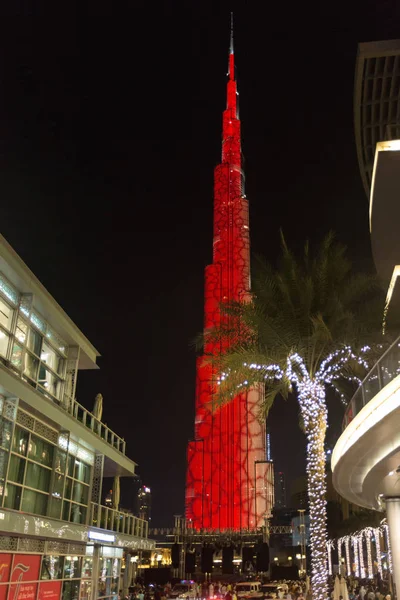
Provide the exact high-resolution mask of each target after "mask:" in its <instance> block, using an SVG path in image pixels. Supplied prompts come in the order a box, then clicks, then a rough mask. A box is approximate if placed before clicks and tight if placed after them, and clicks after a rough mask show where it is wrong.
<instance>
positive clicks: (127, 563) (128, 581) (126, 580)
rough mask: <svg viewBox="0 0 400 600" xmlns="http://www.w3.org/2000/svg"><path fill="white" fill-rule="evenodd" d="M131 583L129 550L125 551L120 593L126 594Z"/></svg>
mask: <svg viewBox="0 0 400 600" xmlns="http://www.w3.org/2000/svg"><path fill="white" fill-rule="evenodd" d="M130 585H131V555H130V553H129V552H126V553H125V571H124V579H123V587H122V593H123V595H124V597H125V596H127V595H128V592H129V586H130Z"/></svg>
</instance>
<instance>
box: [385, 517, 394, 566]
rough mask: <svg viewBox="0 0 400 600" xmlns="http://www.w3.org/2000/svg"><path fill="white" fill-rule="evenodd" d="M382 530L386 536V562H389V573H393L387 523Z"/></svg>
mask: <svg viewBox="0 0 400 600" xmlns="http://www.w3.org/2000/svg"><path fill="white" fill-rule="evenodd" d="M383 529H384V531H385V536H386V544H387V549H388V559H389V560H388V562H389V571H390V572H391V573H393V563H392V548H391V546H390V536H389V525H388V524H387V523H385V524H384V526H383Z"/></svg>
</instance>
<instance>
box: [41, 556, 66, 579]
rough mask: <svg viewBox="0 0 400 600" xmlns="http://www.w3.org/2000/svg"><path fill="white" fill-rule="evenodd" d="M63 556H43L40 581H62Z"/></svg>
mask: <svg viewBox="0 0 400 600" xmlns="http://www.w3.org/2000/svg"><path fill="white" fill-rule="evenodd" d="M63 563H64V557H63V556H53V555H47V556H43V560H42V572H41V574H40V579H62V574H63Z"/></svg>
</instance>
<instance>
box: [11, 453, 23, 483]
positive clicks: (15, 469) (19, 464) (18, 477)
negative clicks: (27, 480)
mask: <svg viewBox="0 0 400 600" xmlns="http://www.w3.org/2000/svg"><path fill="white" fill-rule="evenodd" d="M25 462H26V461H25V459H24V458H20V457H19V456H15V455H14V454H13V455H12V456H11V459H10V466H9V468H8V479H9V480H10V481H14V482H15V483H24V473H25Z"/></svg>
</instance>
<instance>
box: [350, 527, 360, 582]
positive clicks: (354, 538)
mask: <svg viewBox="0 0 400 600" xmlns="http://www.w3.org/2000/svg"><path fill="white" fill-rule="evenodd" d="M351 543H352V546H353V549H354V566H355V569H354V575H355V576H356V577H360V565H359V563H358V535H357V534H356V535H352V536H351Z"/></svg>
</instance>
